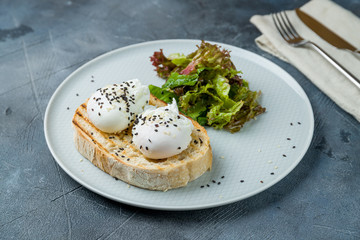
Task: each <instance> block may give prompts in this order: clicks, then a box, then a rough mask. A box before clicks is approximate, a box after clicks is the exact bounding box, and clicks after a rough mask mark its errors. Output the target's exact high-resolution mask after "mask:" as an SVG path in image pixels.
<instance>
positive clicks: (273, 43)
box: [250, 0, 360, 122]
mask: <svg viewBox="0 0 360 240" xmlns="http://www.w3.org/2000/svg"><path fill="white" fill-rule="evenodd" d="M301 10H303V11H304V12H306V13H308V14H309V15H311V16H312V17H313V18H315V19H316V20H318V21H319V22H321V23H322V24H324V25H325V26H327V27H328V28H329V29H331V30H332V31H333V32H336V33H337V34H338V35H339V36H341V37H342V38H343V39H346V41H348V42H349V43H351V44H352V45H353V46H355V47H356V48H357V49H360V19H359V18H358V17H357V16H355V15H354V14H352V13H351V12H350V11H348V10H345V9H344V8H342V7H340V6H339V5H337V4H335V3H333V2H331V1H330V0H312V1H310V2H308V3H307V4H305V5H304V6H302V7H301ZM287 14H288V16H289V19H290V21H291V23H292V24H293V26H294V27H295V29H296V30H297V32H298V33H299V34H300V35H301V36H302V37H303V38H304V39H308V40H311V41H313V42H314V43H316V44H318V45H319V46H320V47H321V48H322V49H323V50H325V51H326V52H327V53H328V54H329V55H331V56H332V57H333V58H334V59H335V60H337V61H338V62H339V63H340V64H342V65H343V66H344V67H345V68H346V69H347V70H349V71H350V72H351V73H352V74H353V75H354V76H356V77H357V78H360V58H359V57H358V56H355V55H354V54H353V53H350V52H348V51H345V50H340V49H337V48H336V47H334V46H332V45H330V44H329V43H327V42H326V41H325V40H323V39H322V38H320V37H319V36H318V35H317V34H316V33H314V32H313V31H312V30H311V29H309V28H308V27H307V26H306V25H305V24H304V23H302V22H301V20H300V19H299V18H298V16H297V15H296V13H295V11H294V10H291V11H287ZM250 22H251V23H253V24H254V25H255V26H256V27H257V28H258V29H259V30H260V31H261V32H262V35H261V36H260V37H258V38H257V39H256V40H255V42H256V44H257V45H258V46H259V47H260V48H261V49H263V50H264V51H267V52H269V53H271V54H273V55H275V56H276V57H278V58H280V59H282V60H284V61H287V62H289V63H291V64H292V65H294V66H295V67H296V68H298V69H299V70H300V71H301V72H302V73H303V74H305V75H306V76H307V77H308V78H309V79H310V80H311V81H312V82H313V83H314V84H315V85H316V86H317V87H318V88H319V89H320V90H321V91H323V92H324V93H325V94H326V95H327V96H328V97H330V98H331V99H332V100H333V101H334V102H335V103H336V104H338V105H339V106H340V107H341V108H342V109H344V110H345V111H347V112H348V113H350V114H352V115H353V116H354V117H355V118H356V119H357V120H358V121H359V122H360V89H358V88H357V87H356V86H355V85H353V84H352V83H351V82H350V80H348V79H347V78H346V77H344V76H343V75H342V74H341V73H340V72H339V71H338V70H336V69H335V67H333V66H332V65H331V64H330V63H328V62H327V61H326V60H325V59H323V58H322V57H321V56H320V55H319V54H318V53H317V52H316V51H314V50H312V49H310V48H306V47H301V48H295V47H291V46H290V45H288V44H287V43H286V42H285V41H284V40H283V39H282V37H281V36H280V34H279V32H278V31H277V30H276V28H275V25H274V23H273V20H272V18H271V16H270V15H265V16H259V15H255V16H253V17H252V18H251V19H250Z"/></svg>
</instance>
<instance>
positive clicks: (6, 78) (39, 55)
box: [0, 0, 360, 239]
mask: <svg viewBox="0 0 360 240" xmlns="http://www.w3.org/2000/svg"><path fill="white" fill-rule="evenodd" d="M305 2H306V1H305V0H298V1H265V0H263V1H250V0H248V1H235V0H234V1H201V0H199V1H175V0H171V1H165V0H151V1H130V0H128V1H116V0H104V1H95V0H93V1H85V0H76V1H55V0H51V1H41V0H34V1H20V0H19V1H18V0H15V1H13V0H2V1H0V82H1V87H0V137H1V138H0V238H1V239H120V238H121V239H360V145H359V143H360V123H359V122H357V121H356V120H355V119H354V118H353V117H351V116H350V115H349V114H347V113H345V112H344V111H343V110H341V109H340V108H339V107H338V106H336V105H335V104H334V103H333V102H332V101H331V100H330V99H329V98H328V97H326V96H325V95H324V94H323V93H322V92H321V91H319V90H318V89H317V88H316V87H315V86H314V85H313V84H312V83H311V82H310V81H309V80H308V79H307V78H306V77H305V76H304V75H303V74H302V73H300V72H299V71H297V70H296V69H295V68H294V67H292V66H291V65H289V64H287V63H284V62H282V61H280V60H278V59H276V58H274V57H273V56H271V55H269V54H266V53H264V52H262V51H261V50H260V49H258V48H257V47H256V45H255V43H254V39H255V38H256V37H257V36H258V35H259V34H260V33H259V32H258V30H257V29H256V28H255V27H254V26H253V25H252V24H250V22H249V18H250V17H251V16H252V15H254V14H266V13H270V12H275V11H279V10H282V9H293V8H295V7H299V6H301V5H302V4H304V3H305ZM337 2H338V3H339V4H341V5H342V6H344V7H345V8H347V9H350V10H351V11H353V12H354V13H355V14H356V15H358V16H360V1H358V0H357V1H355V0H346V1H341V0H337ZM173 38H190V39H206V40H212V41H218V42H223V43H227V44H231V45H235V46H238V47H241V48H244V49H247V50H250V51H252V52H255V53H257V54H260V55H262V56H264V57H265V58H268V59H270V60H271V61H273V62H275V63H276V64H278V65H280V66H281V67H282V68H284V69H285V70H286V71H287V72H289V73H290V74H291V75H292V76H293V77H294V78H295V79H296V80H297V81H298V82H299V83H300V85H301V86H302V87H303V88H304V90H305V92H306V93H307V95H308V96H309V98H310V101H311V104H312V106H313V110H314V114H315V132H314V138H313V141H312V144H311V146H310V148H309V150H308V152H307V154H306V155H305V157H304V158H303V160H302V161H301V163H300V164H299V165H298V166H297V167H296V168H295V170H294V171H293V172H291V173H290V174H289V175H288V176H287V177H286V178H284V179H283V180H282V181H281V182H279V183H278V184H276V185H275V186H273V187H271V188H270V189H268V190H266V191H264V192H262V193H261V194H258V195H256V196H253V197H251V198H249V199H246V200H243V201H240V202H237V203H234V204H230V205H227V206H223V207H218V208H213V209H207V210H198V211H193V212H191V213H189V212H166V211H165V212H164V211H152V210H145V209H139V208H135V207H130V206H127V205H124V204H120V203H117V202H113V201H111V200H108V199H106V198H103V197H101V196H99V195H97V194H95V193H93V192H91V191H89V190H87V189H85V188H84V187H82V186H81V185H79V184H78V183H77V182H75V181H74V180H72V179H71V178H70V177H69V176H68V175H67V174H66V173H65V172H64V171H63V170H62V169H61V168H60V167H59V166H58V165H57V164H56V162H55V160H54V159H53V158H52V155H51V154H50V152H49V150H48V147H47V145H46V142H45V138H44V132H43V122H44V112H45V109H46V106H47V103H48V101H49V99H50V97H51V95H52V94H53V92H54V91H55V89H56V88H57V86H58V85H59V84H60V83H61V82H62V81H63V80H64V79H65V78H66V77H67V76H68V75H69V74H70V73H71V72H73V71H74V70H75V69H76V68H78V67H79V66H81V65H82V64H84V63H86V62H87V61H89V60H91V59H93V58H94V57H96V56H98V55H100V54H103V53H105V52H108V51H110V50H113V49H116V48H119V47H123V46H126V45H130V44H134V43H140V42H145V41H150V40H157V39H173ZM359 107H360V106H359Z"/></svg>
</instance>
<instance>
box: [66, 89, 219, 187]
mask: <svg viewBox="0 0 360 240" xmlns="http://www.w3.org/2000/svg"><path fill="white" fill-rule="evenodd" d="M149 104H150V105H153V106H156V107H163V106H166V105H167V104H166V103H165V102H163V101H161V100H159V99H157V98H156V97H154V96H153V95H150V101H149ZM86 108H87V101H86V102H85V103H83V104H81V105H80V106H79V107H78V108H77V110H76V112H75V114H74V117H73V120H72V125H73V128H74V141H75V147H76V149H77V150H78V151H79V152H80V153H81V154H82V155H83V156H84V157H85V158H87V159H88V160H90V161H91V162H92V163H93V164H94V165H95V166H97V167H98V168H100V169H101V170H103V171H104V172H106V173H108V174H109V175H111V176H112V177H114V178H116V179H120V180H122V181H124V182H126V183H128V184H130V185H133V186H136V187H140V188H144V189H150V190H161V191H167V190H169V189H173V188H179V187H183V186H186V185H187V184H188V182H190V181H193V180H195V179H197V178H198V177H200V176H201V175H202V174H204V173H205V172H206V171H208V170H211V165H212V151H211V146H210V140H209V136H208V135H207V132H206V130H205V129H204V128H203V127H202V126H201V125H200V124H199V123H197V122H196V121H194V120H192V119H190V120H191V121H192V123H193V125H194V128H193V130H192V133H191V138H192V140H191V142H190V144H189V146H188V147H187V148H186V149H185V150H184V151H182V152H181V153H179V154H177V155H175V156H172V157H169V158H165V159H156V160H154V159H149V158H146V157H145V156H144V155H143V154H142V153H141V152H140V151H139V150H138V149H137V148H136V146H135V145H134V144H133V141H132V132H131V131H132V129H131V128H127V129H125V130H124V131H122V132H120V133H117V134H114V133H105V132H103V131H101V130H99V129H98V128H96V127H95V126H94V125H93V124H92V122H91V121H90V120H89V118H88V114H87V111H86Z"/></svg>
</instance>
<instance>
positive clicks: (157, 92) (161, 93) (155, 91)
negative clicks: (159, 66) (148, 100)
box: [149, 85, 179, 103]
mask: <svg viewBox="0 0 360 240" xmlns="http://www.w3.org/2000/svg"><path fill="white" fill-rule="evenodd" d="M149 90H150V93H151V94H152V95H154V96H155V97H157V98H158V99H160V100H162V101H164V102H166V103H172V101H173V98H175V100H176V101H177V102H178V100H179V97H178V96H177V95H176V94H175V93H173V92H170V91H167V90H165V89H162V88H159V87H157V86H154V85H149Z"/></svg>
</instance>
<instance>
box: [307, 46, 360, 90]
mask: <svg viewBox="0 0 360 240" xmlns="http://www.w3.org/2000/svg"><path fill="white" fill-rule="evenodd" d="M308 44H309V46H311V47H312V48H313V49H314V50H316V51H317V52H318V53H319V54H320V55H321V56H323V57H324V58H325V59H326V60H327V61H328V62H329V63H331V64H332V65H333V66H334V67H335V68H336V69H337V70H339V72H341V73H342V74H343V75H344V76H345V77H346V78H347V79H349V80H350V81H351V82H352V83H353V84H354V85H355V86H357V87H358V88H359V89H360V80H359V79H358V78H356V77H355V76H354V75H352V74H351V73H350V72H349V71H348V70H346V69H345V68H344V67H343V66H342V65H341V64H340V63H338V62H337V61H336V60H335V59H333V58H332V57H330V56H329V54H327V53H326V52H325V51H324V50H322V49H321V48H320V47H319V46H318V45H316V44H315V43H313V42H310V41H309V42H308Z"/></svg>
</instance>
